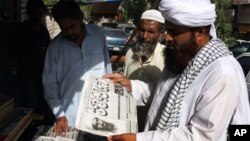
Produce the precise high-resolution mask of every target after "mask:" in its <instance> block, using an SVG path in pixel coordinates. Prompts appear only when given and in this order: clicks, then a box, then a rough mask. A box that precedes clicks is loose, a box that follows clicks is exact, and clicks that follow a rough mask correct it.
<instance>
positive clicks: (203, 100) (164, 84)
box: [131, 55, 250, 141]
mask: <svg viewBox="0 0 250 141" xmlns="http://www.w3.org/2000/svg"><path fill="white" fill-rule="evenodd" d="M166 74H168V73H166V71H165V70H164V72H163V77H161V78H162V79H161V80H160V81H159V83H158V86H157V88H156V90H155V92H154V97H153V101H152V104H151V107H150V110H149V113H148V116H147V120H146V123H145V131H144V132H141V133H137V135H136V140H137V141H226V139H227V136H226V134H227V128H228V124H229V123H230V124H250V108H249V101H248V94H247V87H246V83H245V77H244V74H243V72H242V69H241V66H240V65H239V63H238V62H237V61H236V60H235V59H234V58H233V56H231V55H230V56H226V57H222V58H219V59H217V60H215V61H214V62H212V63H211V64H209V65H208V66H207V67H206V68H204V69H203V70H202V71H201V72H200V73H199V74H198V76H197V79H195V80H194V81H193V82H192V84H190V86H189V87H188V88H187V90H186V93H185V96H184V99H183V104H182V105H181V110H180V120H179V127H178V128H175V129H173V130H172V131H170V132H169V131H163V132H161V131H156V130H155V125H154V124H155V122H157V121H158V120H159V114H158V112H161V111H162V107H160V106H161V101H162V99H163V98H164V96H165V94H166V91H167V90H168V88H169V87H170V85H171V84H172V83H173V82H174V80H175V79H176V78H171V79H168V80H166V79H164V78H166V77H168V76H166ZM164 75H165V76H164ZM168 75H169V74H168ZM131 82H132V95H133V97H134V98H135V99H136V101H137V104H138V105H143V104H145V102H147V101H148V99H149V96H150V89H151V88H150V87H149V86H148V85H147V84H146V83H144V82H141V81H138V80H132V81H131ZM163 101H164V100H163ZM157 114H158V115H157Z"/></svg>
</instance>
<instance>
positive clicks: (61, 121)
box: [54, 116, 68, 135]
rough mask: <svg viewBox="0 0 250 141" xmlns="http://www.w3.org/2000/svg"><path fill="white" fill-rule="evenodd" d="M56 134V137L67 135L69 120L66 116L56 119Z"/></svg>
mask: <svg viewBox="0 0 250 141" xmlns="http://www.w3.org/2000/svg"><path fill="white" fill-rule="evenodd" d="M54 129H55V132H56V135H61V134H62V133H66V132H67V130H68V120H67V118H66V117H65V116H62V117H59V118H58V119H56V124H55V127H54Z"/></svg>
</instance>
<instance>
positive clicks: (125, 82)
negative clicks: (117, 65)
mask: <svg viewBox="0 0 250 141" xmlns="http://www.w3.org/2000/svg"><path fill="white" fill-rule="evenodd" d="M103 78H108V79H110V80H112V81H113V82H114V83H119V84H121V85H122V86H124V87H125V88H126V89H127V90H128V91H129V92H131V90H132V86H131V81H130V80H129V79H128V78H126V77H125V76H123V75H122V74H119V73H112V74H107V75H104V76H103Z"/></svg>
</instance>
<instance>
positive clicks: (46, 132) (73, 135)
mask: <svg viewBox="0 0 250 141" xmlns="http://www.w3.org/2000/svg"><path fill="white" fill-rule="evenodd" d="M78 137H79V131H78V130H77V129H75V128H71V127H69V128H68V131H67V132H66V133H65V134H62V135H60V136H57V135H56V133H55V132H54V127H53V126H52V127H51V126H40V127H39V128H38V131H37V132H36V134H35V136H34V137H33V139H32V141H77V140H78Z"/></svg>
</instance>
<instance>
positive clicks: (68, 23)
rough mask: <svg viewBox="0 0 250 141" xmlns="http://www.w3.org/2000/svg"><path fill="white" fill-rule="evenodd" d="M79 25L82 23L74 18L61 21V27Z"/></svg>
mask: <svg viewBox="0 0 250 141" xmlns="http://www.w3.org/2000/svg"><path fill="white" fill-rule="evenodd" d="M78 23H80V21H79V20H77V19H73V18H65V19H61V20H60V21H59V25H61V26H66V27H67V26H71V25H73V24H78Z"/></svg>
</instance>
